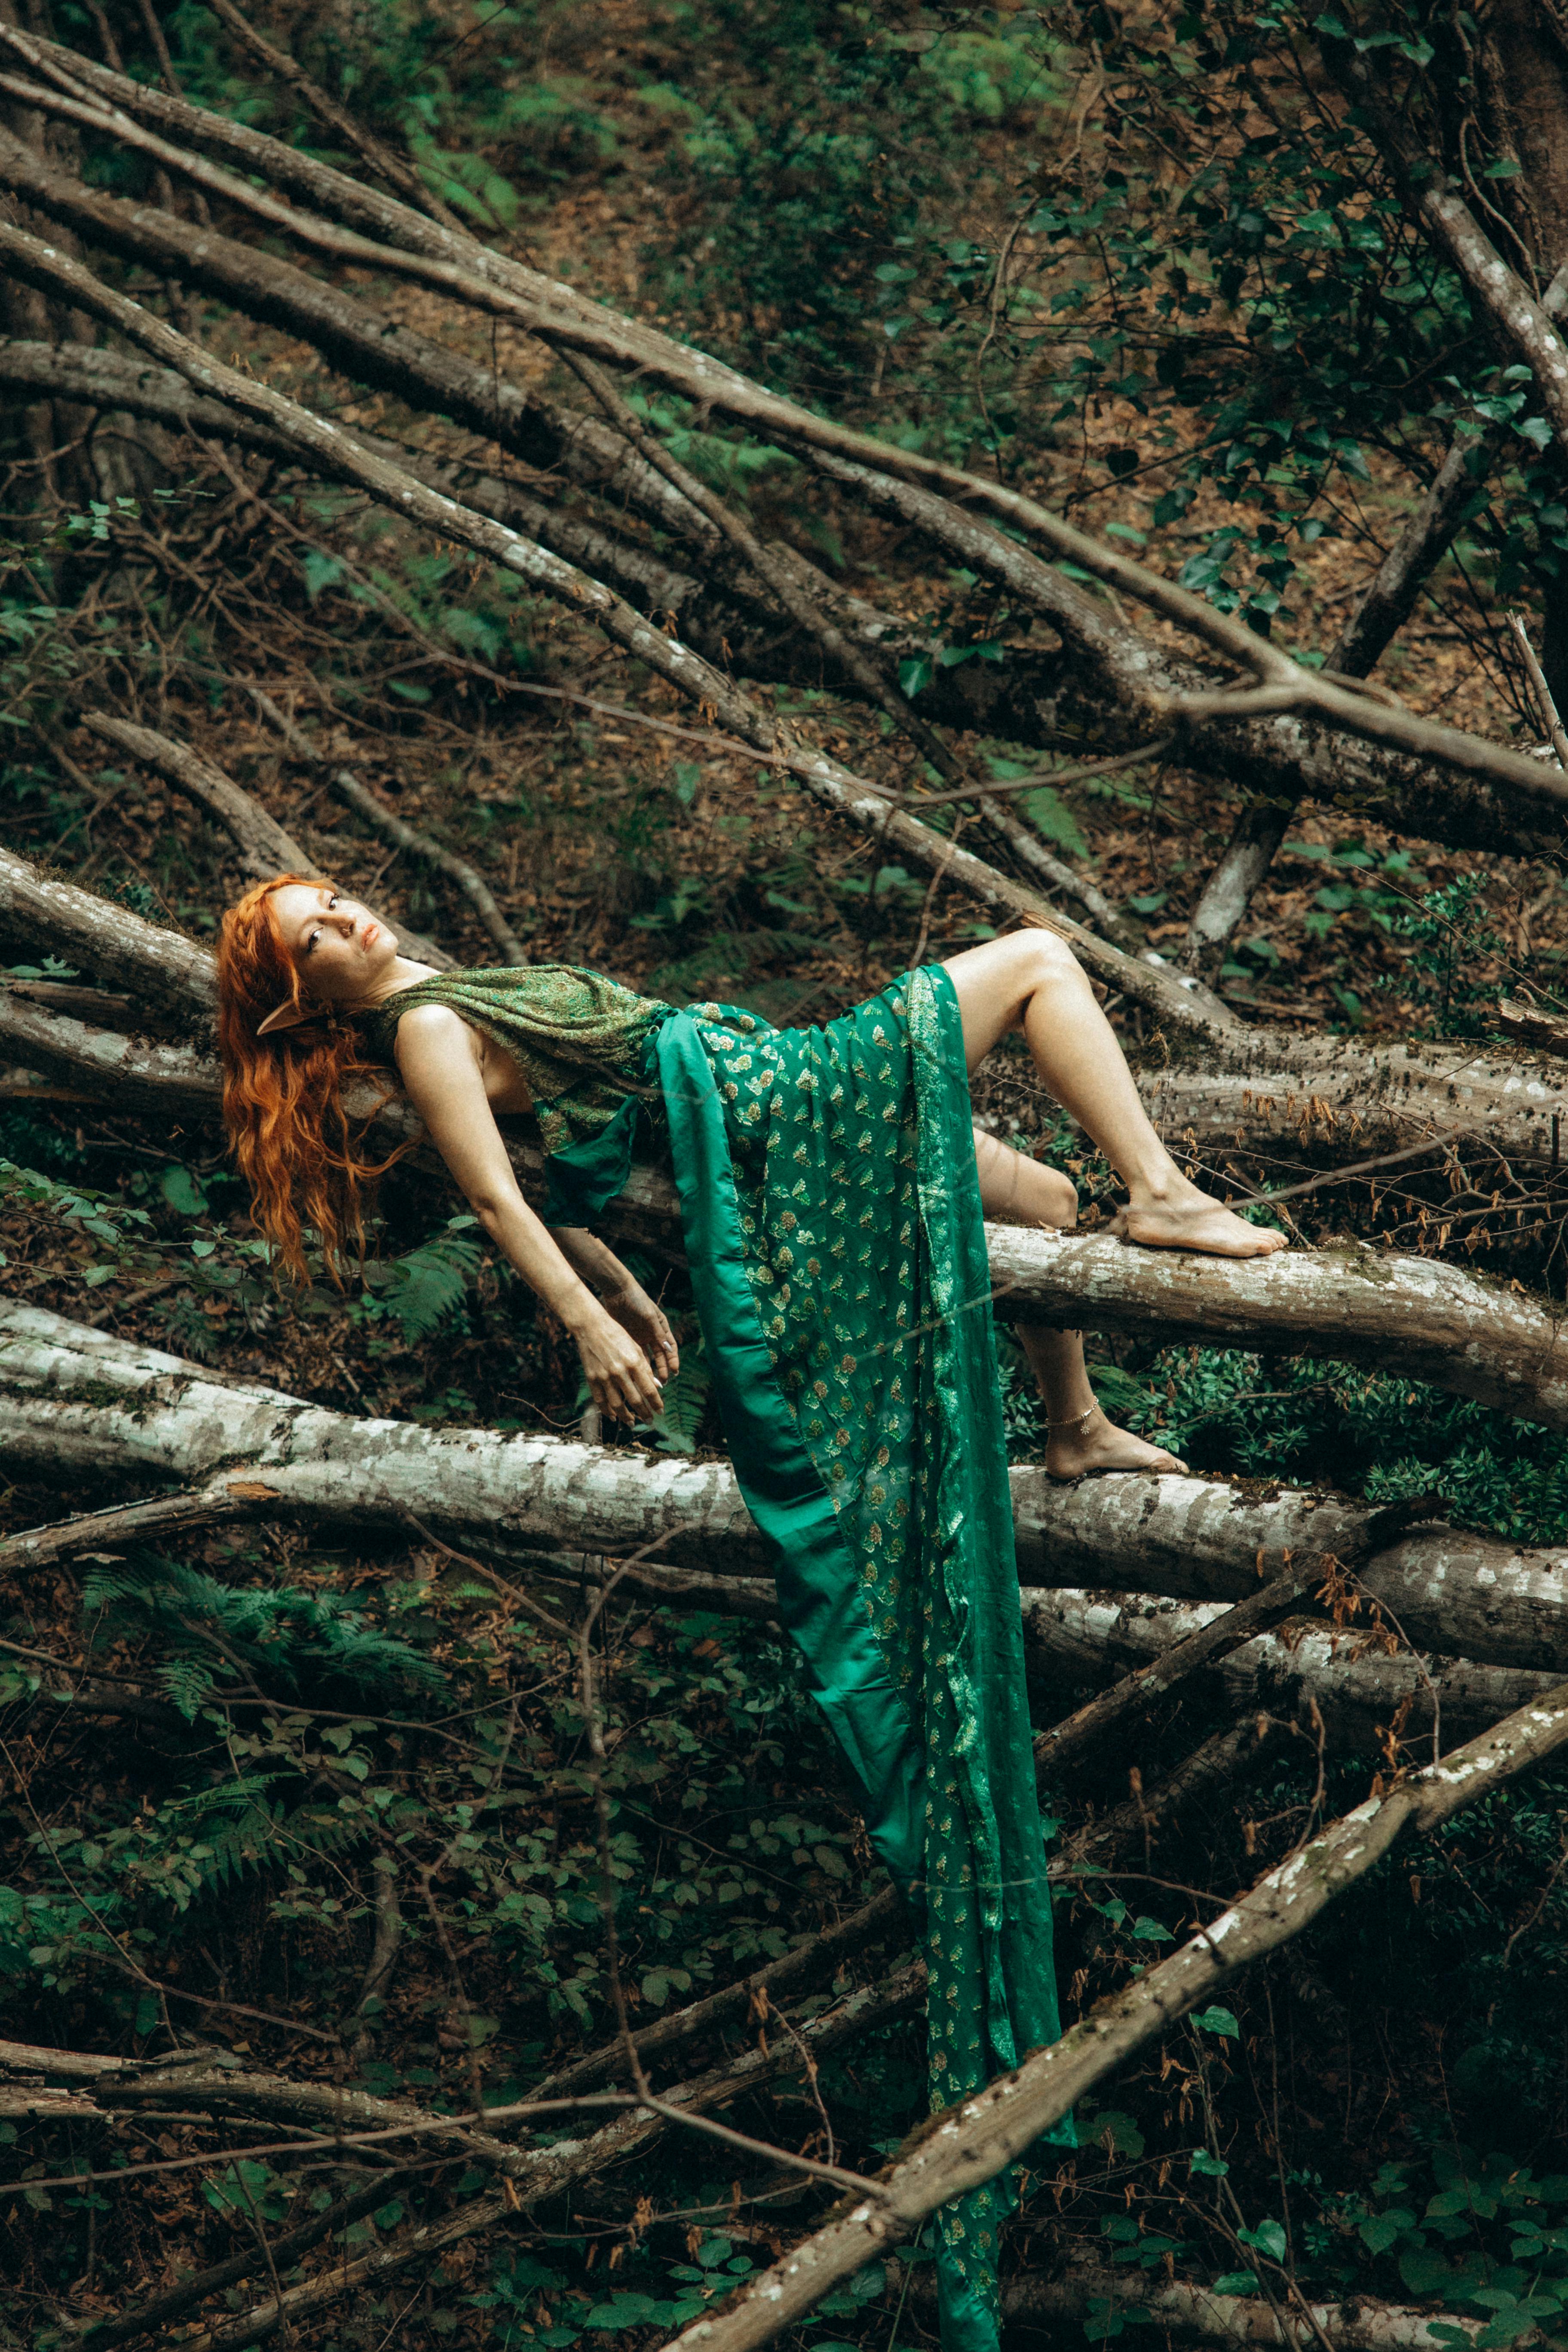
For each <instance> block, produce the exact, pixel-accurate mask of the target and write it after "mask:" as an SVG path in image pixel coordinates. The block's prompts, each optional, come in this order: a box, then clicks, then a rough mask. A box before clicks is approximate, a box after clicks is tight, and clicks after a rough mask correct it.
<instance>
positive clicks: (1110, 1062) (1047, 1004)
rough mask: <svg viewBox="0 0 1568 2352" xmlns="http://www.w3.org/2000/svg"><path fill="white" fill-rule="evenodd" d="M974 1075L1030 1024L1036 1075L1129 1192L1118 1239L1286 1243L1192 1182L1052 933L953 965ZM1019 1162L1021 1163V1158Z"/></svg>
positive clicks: (1181, 1245) (995, 945) (1232, 1251)
mask: <svg viewBox="0 0 1568 2352" xmlns="http://www.w3.org/2000/svg"><path fill="white" fill-rule="evenodd" d="M947 971H948V976H949V978H950V979H951V980H952V984H953V987H954V989H955V991H956V992H957V995H958V1003H959V1010H960V1012H961V1013H962V1014H963V1047H964V1055H965V1058H966V1060H967V1062H968V1065H969V1068H970V1070H971V1072H973V1071H974V1070H975V1069H976V1068H977V1067H978V1066H979V1065H980V1064H981V1063H982V1062H983V1061H984V1058H985V1056H986V1055H987V1054H988V1053H989V1052H990V1051H991V1048H992V1047H993V1046H994V1045H995V1044H996V1042H997V1040H998V1039H999V1038H1000V1037H1002V1036H1004V1035H1005V1034H1006V1032H1007V1031H1008V1030H1009V1029H1016V1028H1017V1027H1018V1026H1019V1025H1020V1024H1022V1027H1023V1031H1024V1035H1025V1038H1026V1041H1027V1044H1028V1047H1029V1051H1030V1053H1031V1055H1033V1056H1034V1061H1035V1066H1036V1068H1037V1070H1038V1071H1039V1073H1040V1076H1041V1077H1042V1078H1043V1079H1044V1080H1045V1082H1046V1085H1047V1087H1049V1089H1050V1091H1051V1093H1052V1094H1053V1095H1054V1096H1055V1097H1056V1098H1057V1100H1058V1102H1059V1103H1060V1104H1061V1106H1062V1108H1063V1109H1064V1110H1065V1111H1067V1112H1068V1114H1069V1116H1070V1117H1071V1118H1075V1119H1076V1120H1077V1121H1078V1123H1079V1126H1080V1127H1081V1128H1082V1129H1084V1131H1085V1132H1086V1133H1087V1134H1088V1135H1089V1136H1091V1137H1092V1138H1093V1139H1094V1141H1095V1142H1096V1143H1097V1144H1098V1145H1099V1147H1100V1150H1101V1151H1103V1152H1104V1154H1105V1156H1106V1158H1107V1159H1108V1160H1110V1164H1111V1166H1112V1167H1113V1168H1114V1169H1115V1170H1116V1172H1117V1174H1118V1175H1119V1176H1120V1177H1121V1181H1122V1182H1123V1183H1124V1184H1125V1185H1126V1187H1127V1191H1128V1195H1129V1198H1128V1205H1127V1206H1126V1208H1125V1209H1123V1210H1122V1211H1121V1214H1120V1215H1119V1216H1118V1217H1117V1218H1116V1219H1115V1220H1114V1222H1113V1223H1112V1224H1111V1226H1110V1231H1111V1232H1112V1233H1113V1234H1123V1235H1125V1237H1126V1238H1127V1239H1128V1240H1129V1241H1135V1242H1145V1243H1148V1244H1152V1245H1154V1246H1163V1247H1164V1248H1168V1249H1196V1250H1208V1251H1211V1252H1213V1253H1214V1254H1215V1255H1218V1256H1221V1257H1263V1256H1266V1255H1268V1252H1269V1251H1271V1250H1277V1249H1283V1248H1284V1246H1285V1236H1284V1234H1279V1233H1272V1232H1270V1231H1268V1228H1267V1227H1263V1226H1258V1225H1249V1224H1247V1223H1246V1222H1245V1221H1244V1220H1243V1219H1242V1218H1240V1217H1237V1216H1235V1215H1233V1214H1232V1213H1231V1212H1230V1210H1228V1209H1226V1208H1225V1207H1224V1206H1222V1204H1221V1203H1220V1202H1218V1201H1215V1200H1214V1199H1212V1198H1211V1197H1210V1195H1209V1194H1208V1193H1206V1192H1199V1190H1198V1188H1197V1186H1196V1185H1195V1184H1192V1183H1189V1182H1188V1181H1187V1179H1186V1178H1185V1177H1184V1175H1183V1174H1182V1173H1181V1171H1180V1170H1179V1169H1178V1168H1177V1167H1176V1164H1175V1162H1174V1161H1173V1159H1172V1158H1171V1155H1170V1153H1169V1152H1168V1151H1167V1150H1166V1149H1165V1147H1164V1145H1163V1143H1162V1142H1161V1140H1160V1139H1159V1137H1158V1136H1157V1135H1156V1134H1155V1132H1154V1130H1153V1129H1152V1127H1151V1125H1150V1124H1149V1116H1148V1113H1147V1112H1146V1111H1145V1110H1144V1108H1143V1105H1142V1102H1141V1101H1140V1099H1139V1096H1138V1089H1137V1087H1135V1086H1134V1085H1133V1083H1132V1073H1131V1070H1130V1069H1129V1068H1128V1066H1127V1063H1126V1059H1125V1057H1124V1056H1123V1055H1122V1051H1121V1046H1120V1045H1118V1044H1117V1042H1116V1033H1115V1031H1114V1030H1113V1029H1112V1028H1111V1026H1110V1022H1109V1021H1107V1019H1106V1017H1105V1015H1104V1013H1102V1012H1101V1011H1100V1006H1099V1004H1098V1003H1096V1002H1095V996H1094V992H1093V990H1092V989H1091V988H1090V986H1089V981H1088V979H1087V977H1086V976H1085V974H1084V971H1083V970H1082V968H1081V966H1080V965H1079V961H1078V959H1077V957H1076V956H1075V955H1074V954H1073V952H1072V950H1071V949H1070V948H1068V947H1067V946H1066V945H1065V944H1064V943H1063V941H1062V940H1058V939H1057V938H1056V937H1055V936H1054V934H1053V933H1051V932H1050V931H1040V930H1028V931H1015V932H1012V933H1010V934H1009V935H1008V937H1007V938H1005V939H1001V940H986V941H985V942H984V945H983V946H981V947H975V948H965V949H964V950H963V952H962V954H959V955H955V956H952V957H950V958H949V959H948V961H947ZM1014 1156H1015V1157H1016V1156H1017V1155H1016V1154H1015V1155H1014Z"/></svg>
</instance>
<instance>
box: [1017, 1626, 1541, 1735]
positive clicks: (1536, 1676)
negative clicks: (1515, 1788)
mask: <svg viewBox="0 0 1568 2352" xmlns="http://www.w3.org/2000/svg"><path fill="white" fill-rule="evenodd" d="M1023 1603H1024V1657H1025V1661H1026V1665H1027V1666H1028V1668H1029V1669H1030V1671H1031V1672H1032V1673H1033V1674H1035V1675H1040V1676H1045V1677H1048V1678H1049V1679H1051V1680H1052V1681H1066V1682H1068V1683H1070V1684H1077V1685H1081V1684H1083V1683H1085V1682H1105V1681H1108V1680H1109V1679H1110V1677H1111V1676H1113V1675H1122V1674H1129V1673H1141V1672H1142V1671H1143V1670H1149V1671H1150V1672H1151V1676H1152V1682H1153V1684H1154V1686H1153V1687H1152V1688H1151V1690H1150V1694H1149V1696H1150V1701H1151V1704H1152V1702H1153V1701H1154V1700H1155V1698H1157V1696H1158V1686H1157V1676H1158V1672H1159V1668H1160V1667H1161V1665H1162V1664H1163V1662H1164V1660H1165V1659H1166V1658H1167V1657H1168V1656H1169V1654H1170V1653H1171V1652H1172V1651H1173V1649H1175V1647H1176V1646H1177V1644H1178V1643H1183V1642H1187V1641H1194V1640H1195V1639H1196V1638H1197V1637H1199V1636H1200V1635H1203V1634H1205V1633H1209V1632H1210V1631H1211V1630H1212V1631H1214V1632H1215V1633H1223V1630H1224V1621H1225V1619H1226V1617H1227V1616H1228V1615H1229V1614H1230V1611H1229V1609H1227V1608H1226V1607H1225V1606H1224V1605H1223V1604H1220V1603H1217V1602H1213V1601H1208V1602H1201V1601H1200V1602H1197V1603H1194V1604H1189V1605H1186V1606H1184V1605H1183V1604H1182V1603H1181V1602H1180V1601H1166V1600H1148V1599H1143V1598H1141V1597H1133V1596H1131V1595H1128V1594H1126V1593H1119V1592H1085V1591H1057V1592H1049V1591H1040V1590H1039V1589H1038V1588H1036V1589H1033V1590H1031V1589H1029V1588H1026V1589H1025V1591H1024V1594H1023ZM1208 1672H1209V1674H1210V1675H1212V1676H1213V1677H1214V1678H1215V1680H1216V1681H1217V1682H1218V1684H1219V1686H1220V1688H1221V1689H1222V1690H1223V1692H1224V1694H1225V1699H1226V1705H1227V1706H1230V1707H1232V1708H1234V1709H1235V1710H1236V1711H1237V1713H1238V1714H1245V1713H1247V1711H1248V1710H1253V1709H1257V1708H1258V1707H1263V1708H1266V1709H1267V1710H1268V1711H1269V1712H1270V1713H1272V1714H1277V1715H1281V1716H1294V1715H1296V1714H1298V1713H1299V1712H1300V1711H1301V1710H1302V1709H1303V1708H1308V1702H1309V1701H1310V1703H1311V1705H1312V1706H1316V1708H1317V1710H1318V1713H1319V1715H1320V1716H1321V1718H1322V1722H1323V1726H1324V1729H1325V1731H1326V1733H1327V1735H1328V1738H1329V1739H1330V1741H1331V1744H1332V1745H1333V1746H1334V1747H1336V1748H1357V1747H1360V1746H1363V1744H1364V1743H1365V1741H1366V1740H1367V1738H1368V1737H1369V1736H1370V1735H1371V1734H1372V1733H1373V1732H1374V1731H1375V1729H1376V1727H1377V1726H1378V1725H1380V1724H1389V1723H1392V1722H1393V1721H1394V1718H1395V1717H1396V1716H1400V1715H1401V1713H1402V1711H1403V1720H1404V1727H1405V1728H1404V1738H1405V1740H1406V1741H1407V1742H1408V1741H1415V1740H1418V1739H1420V1738H1422V1737H1423V1736H1424V1735H1426V1733H1428V1732H1430V1731H1431V1730H1433V1729H1434V1727H1436V1729H1438V1730H1439V1731H1440V1732H1441V1733H1443V1734H1445V1735H1447V1736H1450V1737H1451V1736H1452V1735H1453V1734H1454V1733H1455V1732H1457V1731H1465V1732H1475V1731H1478V1730H1480V1729H1482V1728H1484V1727H1485V1726H1486V1725H1488V1724H1490V1723H1496V1722H1497V1721H1498V1720H1499V1718H1500V1717H1502V1716H1505V1715H1511V1714H1513V1713H1514V1712H1515V1710H1516V1709H1518V1708H1520V1707H1522V1706H1527V1705H1528V1704H1529V1703H1530V1702H1531V1700H1532V1699H1534V1698H1537V1697H1539V1696H1540V1695H1541V1693H1542V1691H1545V1690H1549V1689H1551V1688H1552V1685H1553V1684H1554V1682H1555V1681H1556V1679H1557V1675H1555V1674H1553V1673H1551V1672H1546V1671H1541V1670H1532V1669H1531V1668H1530V1667H1525V1666H1499V1665H1490V1664H1473V1663H1472V1662H1470V1661H1469V1660H1466V1659H1455V1658H1453V1657H1442V1658H1438V1657H1433V1656H1431V1655H1430V1654H1426V1655H1422V1654H1415V1653H1414V1652H1412V1651H1410V1650H1407V1649H1404V1648H1400V1649H1395V1650H1393V1651H1390V1649H1389V1648H1388V1646H1387V1643H1386V1641H1384V1640H1380V1639H1379V1638H1378V1637H1377V1636H1376V1635H1375V1634H1374V1633H1373V1630H1372V1628H1371V1626H1370V1624H1369V1623H1368V1622H1367V1620H1365V1619H1363V1620H1362V1621H1360V1622H1355V1621H1352V1622H1351V1623H1350V1624H1348V1625H1346V1626H1345V1627H1344V1628H1343V1629H1342V1630H1338V1629H1332V1630H1331V1629H1328V1628H1325V1627H1324V1626H1322V1625H1321V1624H1314V1623H1311V1622H1306V1621H1305V1620H1304V1619H1302V1618H1298V1619H1297V1620H1296V1621H1295V1622H1292V1623H1290V1624H1288V1625H1285V1626H1282V1627H1281V1628H1280V1629H1279V1631H1278V1632H1275V1633H1263V1634H1259V1635H1257V1636H1255V1637H1254V1638H1253V1639H1251V1640H1250V1641H1247V1642H1246V1643H1242V1644H1241V1645H1240V1646H1239V1647H1237V1648H1236V1649H1233V1650H1232V1651H1231V1652H1230V1654H1229V1655H1228V1656H1226V1657H1224V1658H1221V1659H1220V1660H1219V1661H1218V1662H1217V1663H1216V1664H1214V1665H1212V1666H1211V1667H1210V1668H1209V1669H1208ZM1558 1672H1559V1673H1560V1672H1561V1669H1560V1668H1559V1670H1558ZM1308 1712H1309V1713H1310V1708H1308ZM1041 1763H1042V1767H1043V1769H1047V1770H1048V1769H1050V1767H1051V1759H1050V1757H1049V1754H1048V1753H1047V1754H1046V1755H1045V1756H1043V1757H1042V1759H1041Z"/></svg>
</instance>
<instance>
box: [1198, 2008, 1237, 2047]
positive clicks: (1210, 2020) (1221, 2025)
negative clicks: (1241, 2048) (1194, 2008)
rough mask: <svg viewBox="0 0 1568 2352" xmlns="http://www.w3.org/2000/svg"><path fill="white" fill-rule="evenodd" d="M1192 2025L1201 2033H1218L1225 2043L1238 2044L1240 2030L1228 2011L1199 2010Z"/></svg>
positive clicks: (1216, 2009) (1214, 2009) (1215, 2009)
mask: <svg viewBox="0 0 1568 2352" xmlns="http://www.w3.org/2000/svg"><path fill="white" fill-rule="evenodd" d="M1193 2023H1194V2025H1195V2026H1196V2027H1197V2028H1198V2031H1199V2032H1201V2033H1218V2034H1220V2035H1222V2036H1223V2037H1224V2039H1225V2040H1226V2042H1239V2041H1240V2039H1241V2028H1240V2026H1239V2025H1237V2021H1236V2019H1235V2016H1234V2015H1233V2014H1232V2012H1231V2011H1229V2010H1228V2009H1220V2008H1217V2007H1215V2008H1213V2009H1200V2010H1199V2011H1198V2012H1197V2014H1196V2016H1195V2017H1194V2019H1193Z"/></svg>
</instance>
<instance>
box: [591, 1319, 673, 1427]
mask: <svg viewBox="0 0 1568 2352" xmlns="http://www.w3.org/2000/svg"><path fill="white" fill-rule="evenodd" d="M583 1298H584V1305H583V1306H582V1307H580V1308H579V1310H578V1312H577V1313H576V1314H574V1315H573V1316H572V1317H571V1318H569V1319H568V1321H567V1325H566V1328H567V1329H568V1330H569V1331H570V1332H571V1334H572V1337H573V1338H574V1339H575V1340H576V1342H577V1353H578V1354H579V1355H580V1356H581V1357H582V1359H583V1370H584V1376H585V1378H586V1380H587V1382H588V1389H589V1392H590V1394H591V1395H592V1397H593V1400H594V1402H595V1404H596V1405H597V1406H598V1408H599V1411H600V1412H602V1413H606V1414H607V1415H608V1416H609V1418H610V1420H612V1421H620V1422H625V1423H627V1424H628V1426H629V1424H630V1423H633V1422H635V1421H651V1420H652V1419H653V1417H654V1415H655V1414H656V1413H658V1412H662V1411H663V1409H664V1398H663V1396H662V1395H661V1394H660V1392H659V1382H658V1378H657V1377H656V1375H655V1370H654V1367H653V1366H652V1365H651V1364H650V1363H649V1362H648V1360H647V1356H646V1355H645V1354H644V1353H643V1350H642V1349H641V1348H640V1347H639V1346H638V1344H637V1341H636V1340H635V1339H633V1338H632V1337H631V1336H630V1333H629V1332H628V1331H627V1330H626V1329H625V1328H623V1327H622V1325H621V1323H620V1322H619V1321H618V1320H617V1319H616V1318H615V1317H614V1316H612V1315H610V1314H609V1313H607V1312H606V1311H605V1307H603V1306H601V1305H600V1303H599V1301H598V1300H597V1299H596V1298H595V1297H594V1296H593V1294H592V1292H590V1291H588V1290H586V1289H584V1292H583ZM648 1305H649V1307H652V1311H653V1313H654V1314H655V1315H656V1316H658V1308H657V1307H653V1302H652V1300H651V1299H650V1300H649V1301H648ZM658 1319H659V1321H660V1322H663V1320H664V1318H663V1317H662V1316H659V1317H658ZM665 1328H666V1330H667V1331H668V1325H666V1326H665ZM670 1348H671V1352H673V1349H674V1342H673V1340H672V1341H671V1342H670Z"/></svg>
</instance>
